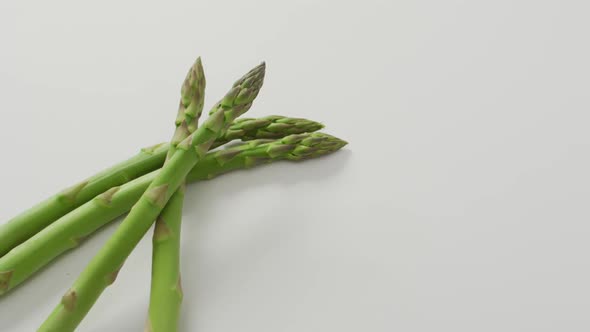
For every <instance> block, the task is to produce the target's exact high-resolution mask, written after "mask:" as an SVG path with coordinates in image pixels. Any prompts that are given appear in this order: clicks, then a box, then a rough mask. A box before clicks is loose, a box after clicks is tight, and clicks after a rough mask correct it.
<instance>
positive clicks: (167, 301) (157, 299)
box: [149, 61, 205, 332]
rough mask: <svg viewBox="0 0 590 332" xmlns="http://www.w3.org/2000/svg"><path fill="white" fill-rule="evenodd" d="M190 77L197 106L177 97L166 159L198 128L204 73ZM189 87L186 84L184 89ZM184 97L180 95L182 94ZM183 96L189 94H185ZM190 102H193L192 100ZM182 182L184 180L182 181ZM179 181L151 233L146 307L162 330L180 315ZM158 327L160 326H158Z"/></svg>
mask: <svg viewBox="0 0 590 332" xmlns="http://www.w3.org/2000/svg"><path fill="white" fill-rule="evenodd" d="M191 73H194V74H191V76H193V77H194V79H193V81H196V82H202V84H200V85H201V86H202V88H203V89H202V90H200V91H199V93H197V94H195V95H194V96H192V99H197V100H198V105H199V107H198V109H197V111H196V112H189V109H190V106H189V108H188V109H185V110H183V107H182V106H183V105H184V103H183V102H184V100H182V101H181V103H180V105H181V108H180V109H179V113H178V117H177V119H176V133H175V135H174V139H173V141H174V142H173V145H172V148H171V149H170V151H168V156H166V159H167V160H169V159H170V158H171V157H172V156H173V155H174V153H175V152H176V146H177V145H178V143H180V142H182V141H183V140H185V139H186V138H187V137H188V136H189V135H191V134H192V133H194V132H195V131H196V130H197V128H198V121H199V117H200V116H201V113H202V111H203V101H204V88H205V75H204V74H203V68H202V66H201V65H200V61H199V66H198V70H195V71H192V72H191ZM185 90H188V91H190V90H191V89H190V87H189V88H187V89H185V85H183V89H182V91H183V94H184V91H185ZM183 99H184V98H183ZM186 99H187V100H188V99H189V98H186ZM192 104H195V103H194V102H193V103H192ZM185 182H186V181H185ZM185 182H184V183H182V184H181V188H180V189H178V190H177V191H176V192H175V193H174V194H173V195H172V197H171V198H170V200H169V201H168V204H166V206H165V207H164V210H163V211H162V213H161V214H160V216H159V217H158V218H157V219H156V226H155V228H154V236H153V254H152V286H151V300H150V307H149V315H150V320H151V321H153V322H154V325H156V326H163V328H162V329H161V330H162V331H169V332H172V331H176V330H177V328H176V325H177V322H178V317H179V316H180V315H179V313H180V305H181V303H182V288H181V286H180V230H181V227H180V224H181V220H182V208H183V204H184V187H185V185H186V183H185ZM170 276H172V277H173V278H175V281H174V285H172V287H169V280H168V279H169V277H170ZM158 330H160V329H158Z"/></svg>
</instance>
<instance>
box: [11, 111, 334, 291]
mask: <svg viewBox="0 0 590 332" xmlns="http://www.w3.org/2000/svg"><path fill="white" fill-rule="evenodd" d="M277 124H280V125H281V126H282V125H283V124H288V127H285V128H284V129H283V130H279V129H277V128H278V127H277ZM322 128H323V126H322V125H321V124H320V123H317V122H314V121H310V120H306V119H296V118H288V117H283V116H276V115H273V116H268V117H264V118H258V119H237V120H236V121H235V123H234V124H233V125H232V126H230V129H229V130H228V131H227V133H226V134H225V135H223V136H222V137H220V138H218V139H217V140H216V141H215V143H214V144H213V147H218V146H220V145H222V144H225V143H227V142H229V141H231V140H243V141H246V140H252V139H258V138H280V137H283V136H285V134H289V133H303V132H312V131H316V130H320V129H322ZM169 149H170V144H169V143H160V144H157V145H154V146H152V147H149V148H145V149H142V150H141V152H140V153H139V154H138V155H137V156H134V157H132V158H130V159H128V160H126V161H124V162H122V163H119V164H117V165H115V166H112V167H111V168H109V169H107V170H105V171H102V172H100V173H98V174H96V175H94V176H92V177H90V178H88V179H87V180H85V181H83V182H81V183H80V184H78V185H74V186H72V187H71V188H70V189H67V190H65V191H63V192H61V193H59V194H56V195H54V196H52V197H51V198H49V199H47V200H45V201H43V202H41V203H39V204H37V205H36V206H34V207H32V208H31V209H29V210H27V211H25V212H23V213H21V214H20V215H18V216H16V217H14V218H13V219H11V220H10V221H8V222H7V223H6V224H2V225H0V257H2V256H4V255H5V254H6V253H8V252H9V251H10V250H12V249H13V248H15V247H16V246H18V245H19V244H21V243H23V242H24V241H26V240H28V239H29V238H31V236H33V235H35V234H37V233H38V232H40V231H41V230H42V229H44V228H45V227H47V225H49V224H51V223H52V222H54V221H56V220H58V219H59V218H61V217H63V216H65V215H66V214H67V213H69V212H71V211H73V210H75V209H76V208H78V207H79V206H81V205H82V204H84V203H86V202H88V201H89V200H91V199H93V198H94V197H96V196H98V195H100V194H102V193H104V192H105V191H107V190H109V189H110V188H113V187H116V186H120V185H123V184H125V183H127V182H129V181H131V180H133V179H135V178H137V177H140V176H142V175H145V174H147V173H150V172H152V171H155V170H157V169H160V168H161V167H162V165H163V164H164V161H165V160H166V156H167V155H168V151H169ZM1 288H2V286H1V277H0V291H1Z"/></svg>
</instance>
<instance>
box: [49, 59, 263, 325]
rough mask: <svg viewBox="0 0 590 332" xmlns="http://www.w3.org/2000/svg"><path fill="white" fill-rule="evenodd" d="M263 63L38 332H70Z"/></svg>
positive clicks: (176, 158)
mask: <svg viewBox="0 0 590 332" xmlns="http://www.w3.org/2000/svg"><path fill="white" fill-rule="evenodd" d="M264 73H265V65H264V63H263V64H261V65H260V66H258V67H256V68H254V69H253V70H251V71H250V72H248V74H246V75H245V76H244V77H242V78H241V79H239V80H238V81H237V82H236V83H234V86H233V87H232V89H231V90H230V91H229V92H228V93H227V94H226V96H225V97H224V98H223V99H222V100H221V101H220V102H219V103H218V104H216V106H214V108H213V109H212V110H211V112H210V115H209V118H208V119H207V120H206V121H205V122H204V123H203V125H202V126H200V127H199V128H198V129H197V130H196V131H195V132H194V133H193V134H191V135H189V136H188V137H187V138H186V139H185V140H183V141H182V142H181V143H180V144H178V146H177V147H176V150H177V151H176V153H174V155H173V156H172V158H170V159H169V160H168V161H166V163H165V164H164V167H162V169H161V170H160V172H159V173H158V175H157V176H156V178H155V179H154V181H152V183H151V184H150V186H149V187H148V189H147V190H146V192H145V193H144V194H143V195H142V197H141V198H140V199H139V201H138V202H137V203H136V204H135V205H134V207H133V208H132V209H131V211H130V212H129V214H128V215H127V217H126V218H125V220H124V221H123V222H122V223H121V225H120V226H119V227H118V228H117V230H116V231H115V233H114V235H113V236H112V237H111V238H110V239H109V240H108V241H107V243H106V244H105V246H103V248H102V249H101V250H100V251H99V252H98V254H97V255H96V256H95V257H94V258H93V259H92V261H91V262H90V263H89V264H88V266H87V267H86V269H85V270H84V271H83V272H82V273H81V274H80V276H79V277H78V280H77V281H76V282H75V283H74V285H73V286H72V288H71V289H70V290H68V291H67V292H66V294H65V295H64V296H63V298H62V300H61V302H60V303H59V304H58V305H57V307H56V308H55V310H54V311H53V313H52V314H51V315H50V316H49V317H48V318H47V320H46V321H45V322H44V323H43V325H42V326H41V327H40V329H39V331H64V332H66V331H73V330H74V329H75V328H76V327H77V326H78V324H79V323H80V322H81V321H82V319H83V318H84V317H85V316H86V314H87V313H88V311H89V310H90V308H91V307H92V306H93V305H94V303H95V302H96V300H97V299H98V297H99V296H100V294H102V292H103V291H104V289H105V288H106V287H107V286H109V285H110V284H112V283H113V282H114V281H115V278H116V275H117V273H118V271H119V270H120V269H121V267H122V265H123V263H124V261H125V259H126V258H127V257H128V256H129V254H131V252H132V251H133V249H134V248H135V246H136V245H137V243H139V241H140V240H141V238H142V237H143V235H145V233H146V232H147V231H148V229H149V228H150V227H151V225H152V223H153V221H154V220H155V219H156V218H157V217H158V215H159V214H160V213H161V212H162V209H163V208H164V206H165V205H166V203H168V200H169V199H170V197H171V196H172V194H173V193H174V192H175V191H176V190H177V189H178V188H179V187H180V185H181V184H182V183H183V182H184V179H185V178H186V176H187V175H188V173H189V172H190V170H191V169H192V168H193V167H194V166H195V165H197V164H198V162H199V161H201V160H202V159H203V158H204V157H205V155H206V154H207V152H208V151H209V149H210V148H211V146H212V145H213V143H214V142H215V140H216V139H217V138H218V137H219V136H221V135H223V134H224V133H225V132H226V131H227V129H228V128H229V126H230V125H231V123H232V122H233V121H234V120H235V119H236V118H238V117H239V116H240V115H242V114H243V113H245V112H246V111H247V110H248V109H249V108H250V107H251V106H252V102H253V100H254V99H255V98H256V96H257V95H258V92H259V91H260V88H261V87H262V83H263V80H264Z"/></svg>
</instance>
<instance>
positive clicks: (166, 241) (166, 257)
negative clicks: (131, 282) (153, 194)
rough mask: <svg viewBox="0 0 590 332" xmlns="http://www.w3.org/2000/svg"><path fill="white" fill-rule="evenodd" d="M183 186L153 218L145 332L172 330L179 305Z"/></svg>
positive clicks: (178, 315) (180, 301) (176, 320)
mask: <svg viewBox="0 0 590 332" xmlns="http://www.w3.org/2000/svg"><path fill="white" fill-rule="evenodd" d="M183 205H184V186H182V187H181V188H180V189H178V190H177V191H176V192H175V193H174V195H172V198H170V201H169V202H168V204H167V205H166V207H165V208H164V210H163V211H162V214H160V216H159V217H158V219H157V220H156V226H155V228H154V235H153V239H152V243H153V244H152V248H153V249H152V281H151V289H150V304H149V309H148V320H147V322H146V331H150V332H158V331H164V332H176V331H177V330H178V319H179V318H180V307H181V304H182V298H183V293H182V283H181V277H180V276H181V272H180V232H181V223H182V208H183Z"/></svg>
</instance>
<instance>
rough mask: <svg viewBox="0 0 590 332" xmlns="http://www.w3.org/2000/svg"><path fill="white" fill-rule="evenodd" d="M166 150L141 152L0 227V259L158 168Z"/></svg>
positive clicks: (163, 148) (154, 148) (155, 148)
mask: <svg viewBox="0 0 590 332" xmlns="http://www.w3.org/2000/svg"><path fill="white" fill-rule="evenodd" d="M167 151H168V145H158V146H154V147H153V148H148V149H144V150H142V151H141V152H140V153H139V155H137V156H134V157H132V158H130V159H128V160H126V161H124V162H122V163H119V164H117V165H115V166H113V167H111V168H109V169H107V170H104V171H102V172H100V173H98V174H96V175H94V176H92V177H90V178H88V179H87V180H85V181H82V182H80V183H79V184H76V185H73V186H71V187H70V188H68V189H66V190H64V191H62V192H60V193H58V194H56V195H54V196H52V197H50V198H48V199H46V200H45V201H43V202H41V203H39V204H37V205H35V206H34V207H32V208H30V209H28V210H27V211H25V212H23V213H21V214H20V215H18V216H16V217H14V218H12V219H11V220H10V221H8V222H7V223H5V224H3V225H0V257H2V256H3V255H5V254H6V253H7V252H9V251H10V250H11V249H12V248H14V247H16V246H17V245H19V244H21V243H22V242H24V241H26V240H27V239H28V238H30V237H31V236H33V235H35V234H36V233H37V232H39V231H40V230H42V229H43V228H45V227H46V226H47V225H49V224H51V223H52V222H53V221H55V220H57V219H59V218H60V217H62V216H64V215H65V214H67V213H68V212H70V211H72V210H74V209H75V208H77V207H79V206H80V205H82V204H84V203H85V202H87V201H89V200H91V199H92V198H93V197H96V195H99V194H100V193H102V192H104V191H105V190H107V189H109V188H111V187H114V186H118V185H121V184H123V183H125V182H128V181H129V180H132V179H135V178H137V177H138V176H141V175H144V174H147V173H149V172H151V171H154V170H156V169H158V168H160V167H161V166H162V163H163V162H164V158H165V156H166V152H167Z"/></svg>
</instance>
